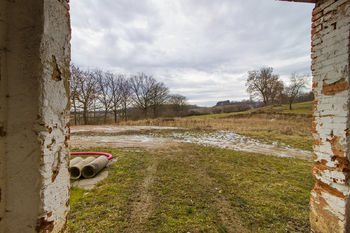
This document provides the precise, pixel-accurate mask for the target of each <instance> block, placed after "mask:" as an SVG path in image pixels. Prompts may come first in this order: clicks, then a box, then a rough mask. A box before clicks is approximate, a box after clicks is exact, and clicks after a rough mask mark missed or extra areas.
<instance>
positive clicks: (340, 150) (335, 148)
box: [326, 136, 345, 157]
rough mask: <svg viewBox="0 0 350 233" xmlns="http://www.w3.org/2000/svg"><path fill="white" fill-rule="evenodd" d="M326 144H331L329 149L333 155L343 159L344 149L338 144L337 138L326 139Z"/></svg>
mask: <svg viewBox="0 0 350 233" xmlns="http://www.w3.org/2000/svg"><path fill="white" fill-rule="evenodd" d="M326 141H327V142H329V143H330V144H331V149H332V152H333V154H334V155H336V156H341V157H344V156H345V153H344V147H343V146H342V145H341V144H340V143H339V138H338V137H337V136H333V137H332V139H331V140H329V139H326Z"/></svg>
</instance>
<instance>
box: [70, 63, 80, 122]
mask: <svg viewBox="0 0 350 233" xmlns="http://www.w3.org/2000/svg"><path fill="white" fill-rule="evenodd" d="M82 75H83V71H82V70H80V69H79V67H77V66H75V65H74V64H72V65H71V78H70V85H69V87H70V98H71V105H72V106H73V111H74V124H75V125H77V96H78V93H79V92H78V89H79V85H78V84H79V82H78V80H79V79H80V78H81V76H82Z"/></svg>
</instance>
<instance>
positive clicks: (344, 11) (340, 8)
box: [337, 2, 349, 15]
mask: <svg viewBox="0 0 350 233" xmlns="http://www.w3.org/2000/svg"><path fill="white" fill-rule="evenodd" d="M348 5H349V2H346V3H344V4H342V5H340V6H339V7H338V9H337V14H339V13H340V14H343V15H346V7H347V6H348Z"/></svg>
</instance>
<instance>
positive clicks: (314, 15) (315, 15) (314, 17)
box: [311, 11, 323, 22]
mask: <svg viewBox="0 0 350 233" xmlns="http://www.w3.org/2000/svg"><path fill="white" fill-rule="evenodd" d="M322 16H323V12H322V11H321V12H318V13H315V14H313V16H312V19H311V21H312V22H315V21H316V20H317V19H319V18H321V17H322Z"/></svg>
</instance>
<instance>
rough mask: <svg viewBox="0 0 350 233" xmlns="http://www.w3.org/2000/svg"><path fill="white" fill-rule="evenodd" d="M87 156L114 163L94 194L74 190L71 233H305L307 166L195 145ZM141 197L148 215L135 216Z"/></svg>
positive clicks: (309, 181)
mask: <svg viewBox="0 0 350 233" xmlns="http://www.w3.org/2000/svg"><path fill="white" fill-rule="evenodd" d="M90 150H94V151H97V150H98V151H103V152H108V153H112V154H113V155H114V156H117V157H118V158H119V160H118V162H117V163H115V164H114V165H113V167H112V168H110V169H109V176H108V178H107V179H105V180H103V181H102V182H100V183H98V184H97V186H96V187H95V188H94V189H93V190H91V191H85V190H82V189H72V190H71V212H70V215H69V219H68V226H69V230H70V231H71V232H132V230H135V229H137V230H136V231H134V232H285V229H288V230H289V232H310V226H309V211H308V203H309V198H310V190H311V189H312V187H313V185H314V179H313V178H312V176H311V173H310V169H311V167H312V166H313V163H311V162H308V161H303V160H298V159H290V158H279V157H274V156H268V155H263V154H255V153H246V152H238V151H232V150H226V149H218V148H212V147H203V146H198V145H192V144H182V145H181V146H174V147H170V148H165V149H161V148H160V149H155V150H149V151H147V152H141V153H136V152H127V151H121V150H115V149H108V148H90ZM150 166H153V167H154V169H155V171H154V172H153V173H152V174H151V173H150V171H149V169H148V168H149V167H150ZM145 181H147V182H148V185H149V186H147V187H148V188H147V189H146V190H143V191H141V190H142V189H143V188H144V187H145V186H144V184H145ZM145 192H146V193H147V195H148V197H150V200H149V202H148V205H149V206H148V207H147V208H148V209H149V211H146V212H145V211H142V210H144V209H147V208H142V206H141V207H140V206H139V207H138V208H139V209H140V210H141V211H139V212H135V208H136V207H135V206H138V205H137V204H136V205H135V203H140V205H142V203H145V200H144V197H143V196H142V195H141V194H142V193H145ZM138 214H140V218H138V217H139V216H137V215H138ZM135 215H136V216H135ZM139 219H142V222H140V220H139ZM237 227H238V228H237Z"/></svg>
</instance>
